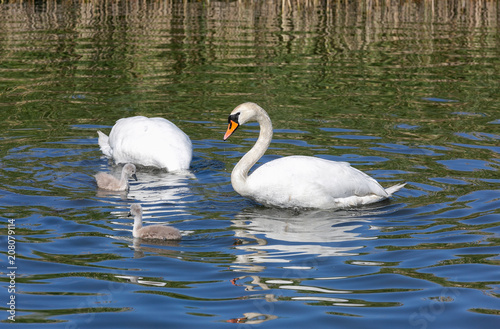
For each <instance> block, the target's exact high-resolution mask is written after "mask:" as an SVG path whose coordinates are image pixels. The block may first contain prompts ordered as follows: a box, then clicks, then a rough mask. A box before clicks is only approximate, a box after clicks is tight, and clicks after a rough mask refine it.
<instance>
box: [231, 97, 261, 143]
mask: <svg viewBox="0 0 500 329" xmlns="http://www.w3.org/2000/svg"><path fill="white" fill-rule="evenodd" d="M261 113H265V111H264V109H262V107H260V106H259V105H257V104H255V103H251V102H248V103H243V104H240V105H238V106H236V107H235V109H234V110H233V111H232V112H231V114H230V115H229V117H228V119H227V122H228V127H227V131H226V134H225V135H224V140H226V139H228V138H229V136H231V135H232V134H233V133H234V132H235V131H236V129H237V128H238V127H239V126H241V125H242V124H245V123H246V122H248V121H251V120H255V119H257V118H258V116H259V115H260V114H261Z"/></svg>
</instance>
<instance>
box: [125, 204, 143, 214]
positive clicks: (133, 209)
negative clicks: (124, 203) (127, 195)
mask: <svg viewBox="0 0 500 329" xmlns="http://www.w3.org/2000/svg"><path fill="white" fill-rule="evenodd" d="M128 215H129V217H136V216H142V207H141V205H140V204H138V203H134V204H133V205H131V206H130V212H129V213H128Z"/></svg>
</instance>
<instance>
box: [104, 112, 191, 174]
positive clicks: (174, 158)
mask: <svg viewBox="0 0 500 329" xmlns="http://www.w3.org/2000/svg"><path fill="white" fill-rule="evenodd" d="M97 133H98V135H99V146H100V148H101V151H102V153H104V155H106V156H107V157H109V158H112V159H113V160H115V162H116V163H133V164H136V165H141V166H146V167H157V168H163V169H166V170H168V171H179V170H184V169H189V165H190V163H191V158H192V156H193V147H192V144H191V140H190V139H189V137H188V136H187V135H186V134H185V133H184V132H183V131H182V130H180V129H179V128H178V127H177V126H176V125H175V124H173V123H172V122H170V121H168V120H167V119H164V118H146V117H143V116H135V117H130V118H123V119H120V120H118V121H117V122H116V124H115V125H114V126H113V128H112V129H111V133H110V134H109V137H108V136H106V135H105V134H104V133H102V132H100V131H97Z"/></svg>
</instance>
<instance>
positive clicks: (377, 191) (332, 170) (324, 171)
mask: <svg viewBox="0 0 500 329" xmlns="http://www.w3.org/2000/svg"><path fill="white" fill-rule="evenodd" d="M251 120H256V121H257V122H258V123H259V124H260V134H259V138H258V139H257V142H256V143H255V145H254V146H253V147H252V149H251V150H250V151H248V153H247V154H245V155H244V156H243V158H241V160H240V161H239V162H238V164H236V166H235V167H234V169H233V172H232V173H231V184H232V185H233V188H234V190H235V191H236V192H238V193H239V194H241V195H242V196H245V197H248V198H251V199H254V200H255V201H257V202H259V203H262V204H264V205H268V206H275V207H283V208H288V207H299V208H321V209H330V208H346V207H354V206H359V205H364V204H369V203H374V202H377V201H381V200H383V199H386V198H389V197H390V196H391V195H392V194H393V193H394V192H397V191H399V190H400V189H401V188H402V187H403V186H404V185H405V184H398V185H394V186H392V187H389V188H387V189H384V188H383V187H382V186H381V185H380V184H379V183H378V182H377V181H376V180H375V179H373V178H372V177H370V176H368V175H367V174H365V173H363V172H361V171H359V170H358V169H355V168H353V167H351V166H350V164H349V163H347V162H337V161H329V160H325V159H321V158H315V157H309V156H288V157H284V158H279V159H276V160H273V161H270V162H267V163H265V164H263V165H262V166H260V167H258V168H257V169H255V171H254V172H253V173H252V174H251V175H248V172H249V170H250V168H252V166H253V165H254V164H255V163H256V162H257V161H258V160H259V159H260V158H261V157H262V155H264V153H265V152H266V150H267V148H268V147H269V144H270V143H271V139H272V136H273V126H272V124H271V119H270V118H269V116H268V114H267V112H266V111H264V109H263V108H261V107H260V106H259V105H257V104H255V103H243V104H241V105H239V106H237V107H236V108H235V109H234V110H233V111H232V112H231V115H229V119H228V122H229V126H228V128H227V131H226V134H225V135H224V140H226V139H227V138H229V136H231V134H233V132H234V131H235V130H236V128H238V127H239V126H240V125H242V124H244V123H246V122H248V121H251Z"/></svg>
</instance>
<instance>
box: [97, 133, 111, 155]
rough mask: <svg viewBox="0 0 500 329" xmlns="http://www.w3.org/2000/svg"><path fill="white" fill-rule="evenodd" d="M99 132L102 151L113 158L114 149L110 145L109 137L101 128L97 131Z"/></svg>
mask: <svg viewBox="0 0 500 329" xmlns="http://www.w3.org/2000/svg"><path fill="white" fill-rule="evenodd" d="M97 134H98V135H99V140H98V142H99V147H100V149H101V151H102V153H103V154H104V155H105V156H107V157H110V158H111V157H112V156H113V150H112V149H111V146H109V137H108V136H107V135H106V134H104V133H103V132H101V131H100V130H98V131H97Z"/></svg>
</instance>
